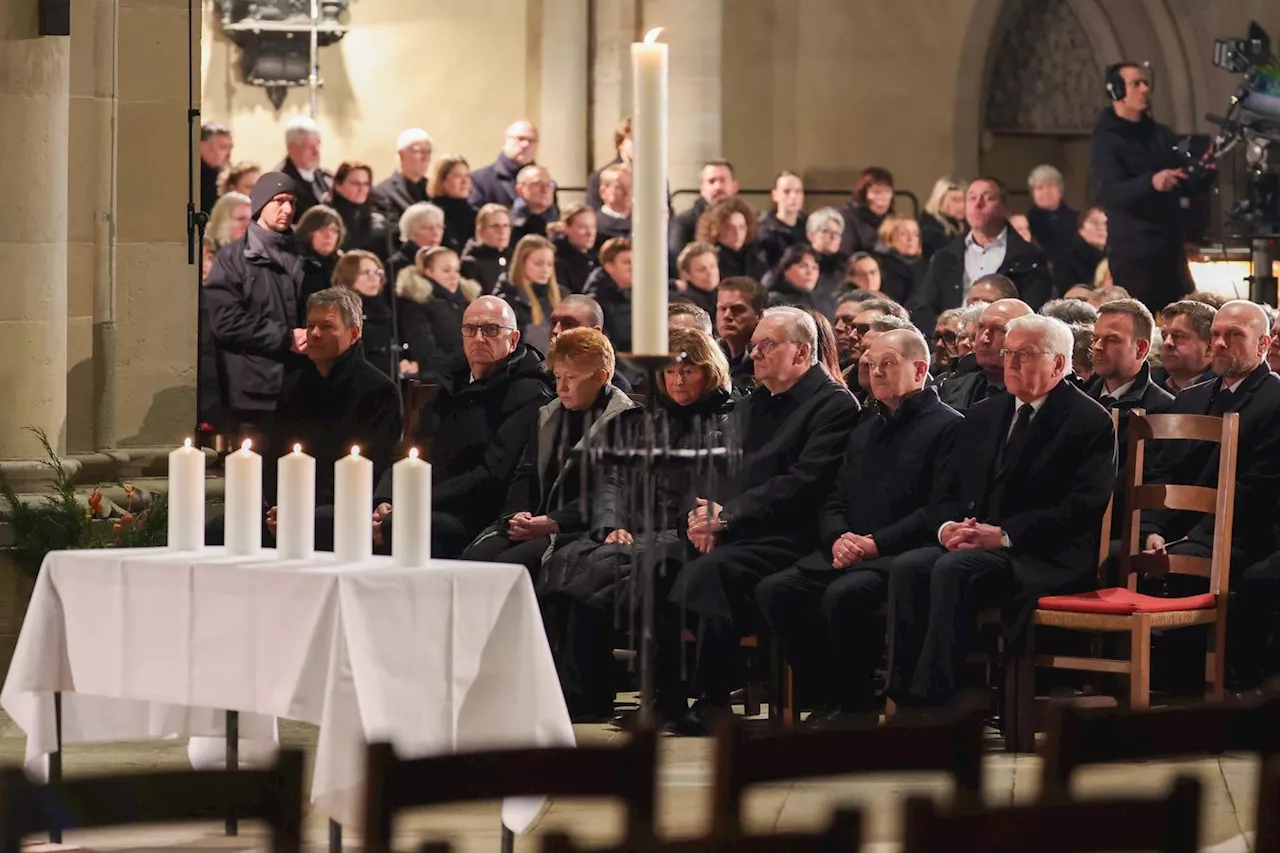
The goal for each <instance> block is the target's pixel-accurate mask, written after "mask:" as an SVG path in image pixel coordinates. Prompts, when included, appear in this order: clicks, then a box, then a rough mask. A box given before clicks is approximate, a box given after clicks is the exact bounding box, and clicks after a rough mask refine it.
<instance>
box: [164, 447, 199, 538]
mask: <svg viewBox="0 0 1280 853" xmlns="http://www.w3.org/2000/svg"><path fill="white" fill-rule="evenodd" d="M168 503H169V506H168V509H169V538H168V543H169V550H170V551H198V550H200V549H201V548H203V547H204V451H203V450H197V449H196V448H194V447H192V446H191V439H189V438H188V439H187V440H186V441H184V442H183V443H182V446H181V447H179V448H178V449H177V450H175V451H173V452H172V453H170V454H169V495H168Z"/></svg>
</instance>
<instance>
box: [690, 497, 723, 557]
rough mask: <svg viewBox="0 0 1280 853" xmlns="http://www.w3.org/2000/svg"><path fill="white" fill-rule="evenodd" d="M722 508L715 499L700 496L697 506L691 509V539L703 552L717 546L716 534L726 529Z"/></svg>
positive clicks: (694, 545)
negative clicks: (722, 517)
mask: <svg viewBox="0 0 1280 853" xmlns="http://www.w3.org/2000/svg"><path fill="white" fill-rule="evenodd" d="M721 509H722V507H721V506H720V504H718V503H716V502H715V501H709V500H707V499H706V498H698V499H697V506H695V507H694V508H693V509H691V510H689V519H688V527H687V530H688V533H689V541H690V542H692V543H693V547H695V548H697V549H698V550H699V551H701V552H702V553H703V554H706V553H708V552H709V551H710V550H711V549H712V548H714V547H715V546H716V535H717V534H719V533H720V532H722V531H723V530H724V524H722V523H721V521H720V510H721Z"/></svg>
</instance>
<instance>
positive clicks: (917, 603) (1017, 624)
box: [888, 315, 1116, 708]
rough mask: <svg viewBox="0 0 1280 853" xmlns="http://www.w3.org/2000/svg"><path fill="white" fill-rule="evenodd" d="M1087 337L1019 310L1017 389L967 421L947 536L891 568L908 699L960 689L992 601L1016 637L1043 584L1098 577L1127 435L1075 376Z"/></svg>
mask: <svg viewBox="0 0 1280 853" xmlns="http://www.w3.org/2000/svg"><path fill="white" fill-rule="evenodd" d="M1073 346H1074V340H1073V338H1072V335H1071V330H1070V329H1069V328H1068V327H1067V325H1066V324H1065V323H1063V322H1062V321H1060V320H1054V319H1052V318H1050V317H1041V316H1036V315H1027V316H1023V317H1018V318H1016V319H1014V320H1011V321H1010V322H1009V324H1008V326H1007V328H1006V333H1005V343H1004V348H1003V352H1002V355H1003V357H1004V361H1005V377H1004V378H1005V387H1006V389H1007V391H1008V393H1005V394H999V395H997V396H995V397H992V398H991V399H988V400H984V401H982V402H980V403H978V404H976V405H975V406H973V408H971V409H969V411H968V412H967V413H966V414H965V420H964V421H963V423H961V425H960V427H959V428H958V429H957V431H956V440H955V446H956V447H957V448H962V452H959V453H956V454H954V455H953V459H952V466H951V472H950V475H949V480H950V482H949V484H948V491H947V498H946V499H945V500H943V501H941V502H940V503H939V504H938V506H937V509H936V513H935V514H934V518H933V519H932V522H934V523H935V530H936V533H935V536H936V541H937V545H935V546H931V547H927V548H921V549H918V550H915V551H910V552H907V553H906V554H903V555H901V556H900V557H897V558H896V559H895V560H894V562H893V565H892V567H891V568H890V572H889V643H890V645H889V683H888V694H889V695H890V696H891V697H892V698H893V699H894V700H895V701H896V702H897V703H898V704H899V706H900V707H906V708H928V707H931V706H938V705H942V704H945V703H946V702H948V701H949V700H950V699H951V698H952V697H953V696H954V695H955V693H956V689H957V686H958V684H957V682H958V678H959V673H960V668H961V666H962V665H963V664H964V660H965V655H966V654H967V652H968V650H969V646H970V643H971V641H972V638H973V634H974V631H975V630H976V619H977V615H978V613H979V612H980V611H981V610H983V609H985V608H988V607H996V606H998V607H1000V608H1001V609H1002V611H1003V614H1004V622H1005V631H1006V637H1007V638H1008V639H1009V640H1010V641H1016V640H1017V639H1018V636H1019V634H1020V633H1021V631H1022V629H1023V628H1024V627H1025V624H1026V620H1027V618H1028V617H1029V615H1030V612H1031V611H1032V610H1033V609H1034V608H1035V604H1036V601H1037V600H1038V599H1039V598H1040V597H1041V596H1043V595H1051V594H1054V593H1068V592H1076V591H1080V590H1085V589H1088V588H1090V587H1091V586H1092V585H1094V584H1095V583H1096V572H1097V560H1098V556H1097V555H1098V537H1099V535H1100V530H1099V528H1100V526H1101V523H1102V515H1103V513H1104V512H1105V511H1106V508H1107V501H1108V500H1110V498H1111V491H1112V488H1113V486H1114V484H1115V476H1116V438H1115V432H1114V430H1113V429H1112V428H1111V418H1110V417H1108V416H1107V413H1106V410H1104V409H1103V408H1102V407H1101V406H1099V405H1098V404H1097V403H1096V402H1094V401H1093V400H1091V399H1089V397H1088V396H1087V395H1086V394H1085V393H1084V392H1083V391H1081V390H1079V389H1078V388H1076V387H1075V386H1074V385H1073V384H1072V383H1070V382H1065V381H1063V380H1064V378H1065V377H1066V375H1067V373H1068V371H1069V370H1070V369H1071V351H1072V348H1073Z"/></svg>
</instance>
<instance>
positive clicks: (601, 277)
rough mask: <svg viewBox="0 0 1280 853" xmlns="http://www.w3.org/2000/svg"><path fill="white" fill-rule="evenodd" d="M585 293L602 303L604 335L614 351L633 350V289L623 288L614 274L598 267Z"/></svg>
mask: <svg viewBox="0 0 1280 853" xmlns="http://www.w3.org/2000/svg"><path fill="white" fill-rule="evenodd" d="M583 294H584V295H586V296H590V297H591V298H592V299H594V300H595V301H596V302H599V303H600V307H601V309H603V310H604V336H605V337H606V338H608V339H609V342H610V343H611V344H613V351H614V352H631V289H630V288H627V289H625V290H624V289H623V288H621V287H619V286H618V282H616V281H614V279H613V276H611V275H609V273H608V272H606V271H605V268H604V267H600V268H598V269H597V270H596V271H595V272H593V273H592V274H591V278H589V279H587V288H586V290H584V291H583Z"/></svg>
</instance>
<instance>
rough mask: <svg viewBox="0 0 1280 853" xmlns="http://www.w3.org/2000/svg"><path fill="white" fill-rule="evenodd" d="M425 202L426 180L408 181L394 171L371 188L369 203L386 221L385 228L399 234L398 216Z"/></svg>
mask: <svg viewBox="0 0 1280 853" xmlns="http://www.w3.org/2000/svg"><path fill="white" fill-rule="evenodd" d="M426 200H427V179H426V178H422V179H421V180H417V181H410V180H409V179H408V178H406V177H405V176H404V175H403V174H402V173H400V172H399V171H396V172H394V173H392V175H391V176H390V177H388V178H386V179H384V180H382V181H379V182H378V185H377V186H375V187H374V188H373V192H372V193H370V195H369V201H370V202H371V203H372V204H373V209H374V210H376V211H378V212H379V213H381V214H382V215H383V217H384V218H385V219H386V220H387V227H388V228H389V229H390V230H391V231H393V232H395V233H399V230H400V216H401V215H402V214H403V213H404V212H405V211H406V210H408V209H409V206H410V205H414V204H417V203H418V202H420V201H426Z"/></svg>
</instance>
